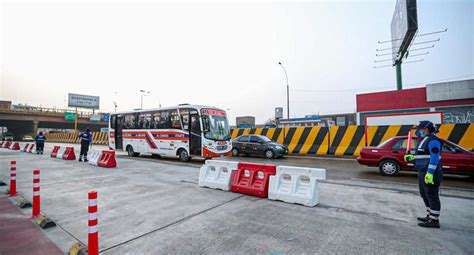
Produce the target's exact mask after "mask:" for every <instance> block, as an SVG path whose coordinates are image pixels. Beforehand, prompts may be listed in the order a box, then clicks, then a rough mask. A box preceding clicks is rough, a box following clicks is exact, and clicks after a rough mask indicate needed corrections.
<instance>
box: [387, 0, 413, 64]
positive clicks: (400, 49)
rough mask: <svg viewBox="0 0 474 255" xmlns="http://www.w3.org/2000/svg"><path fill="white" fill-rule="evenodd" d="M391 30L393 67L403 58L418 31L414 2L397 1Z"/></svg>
mask: <svg viewBox="0 0 474 255" xmlns="http://www.w3.org/2000/svg"><path fill="white" fill-rule="evenodd" d="M391 30H392V60H393V64H394V65H395V64H396V62H398V61H399V60H401V59H402V58H403V56H404V55H405V52H406V51H407V49H408V47H409V46H410V44H411V42H412V40H413V38H414V37H415V34H416V32H417V31H418V14H417V10H416V0H397V4H396V5H395V11H394V12H393V17H392V24H391Z"/></svg>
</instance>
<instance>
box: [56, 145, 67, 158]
mask: <svg viewBox="0 0 474 255" xmlns="http://www.w3.org/2000/svg"><path fill="white" fill-rule="evenodd" d="M65 151H66V147H60V148H59V150H58V153H57V154H56V158H60V159H62V158H63V155H64V152H65Z"/></svg>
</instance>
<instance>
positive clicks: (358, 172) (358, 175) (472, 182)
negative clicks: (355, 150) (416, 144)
mask: <svg viewBox="0 0 474 255" xmlns="http://www.w3.org/2000/svg"><path fill="white" fill-rule="evenodd" d="M53 145H54V144H52V143H48V144H47V146H46V147H47V150H48V152H49V151H50V150H51V149H52V147H53ZM60 145H63V146H64V144H60ZM68 146H71V144H69V145H68ZM73 146H74V147H76V151H79V145H78V144H74V145H73ZM92 149H107V147H106V146H103V145H94V146H93V147H92ZM117 155H118V157H126V158H129V157H128V156H127V155H126V153H125V152H120V151H119V152H117ZM132 159H135V160H146V161H150V162H160V163H165V164H175V165H181V166H194V167H200V166H201V165H202V164H203V162H204V161H203V159H193V160H192V161H191V162H181V161H179V160H178V158H156V157H153V156H151V155H141V156H139V157H135V158H132ZM223 159H225V160H232V161H241V162H255V163H263V164H274V165H288V166H301V167H316V168H324V169H326V175H327V179H328V180H364V181H372V182H387V183H403V184H409V185H418V184H417V174H416V173H415V172H401V173H400V174H399V175H398V176H396V177H389V176H382V175H381V174H380V173H379V170H378V168H375V167H366V166H362V165H359V163H357V161H356V160H355V159H353V158H326V157H304V156H288V157H285V158H281V159H266V158H259V157H245V156H244V157H225V158H223ZM442 186H443V188H452V189H467V190H474V178H473V177H469V176H461V175H449V174H445V176H444V180H443V183H442Z"/></svg>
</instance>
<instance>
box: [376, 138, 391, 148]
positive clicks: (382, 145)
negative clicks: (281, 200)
mask: <svg viewBox="0 0 474 255" xmlns="http://www.w3.org/2000/svg"><path fill="white" fill-rule="evenodd" d="M393 139H394V138H393V137H392V138H389V139H387V140H386V141H384V142H383V143H381V144H379V145H377V148H382V147H384V146H385V145H386V144H387V143H389V142H391V141H392V140H393Z"/></svg>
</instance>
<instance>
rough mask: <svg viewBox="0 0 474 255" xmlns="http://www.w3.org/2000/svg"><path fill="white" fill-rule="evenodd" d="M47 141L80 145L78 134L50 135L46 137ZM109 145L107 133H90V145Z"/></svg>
mask: <svg viewBox="0 0 474 255" xmlns="http://www.w3.org/2000/svg"><path fill="white" fill-rule="evenodd" d="M47 138H48V141H50V142H60V143H80V139H79V137H78V133H74V132H73V133H51V134H49V135H48V137H47ZM108 143H109V138H108V133H105V132H92V144H103V145H107V144H108Z"/></svg>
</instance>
